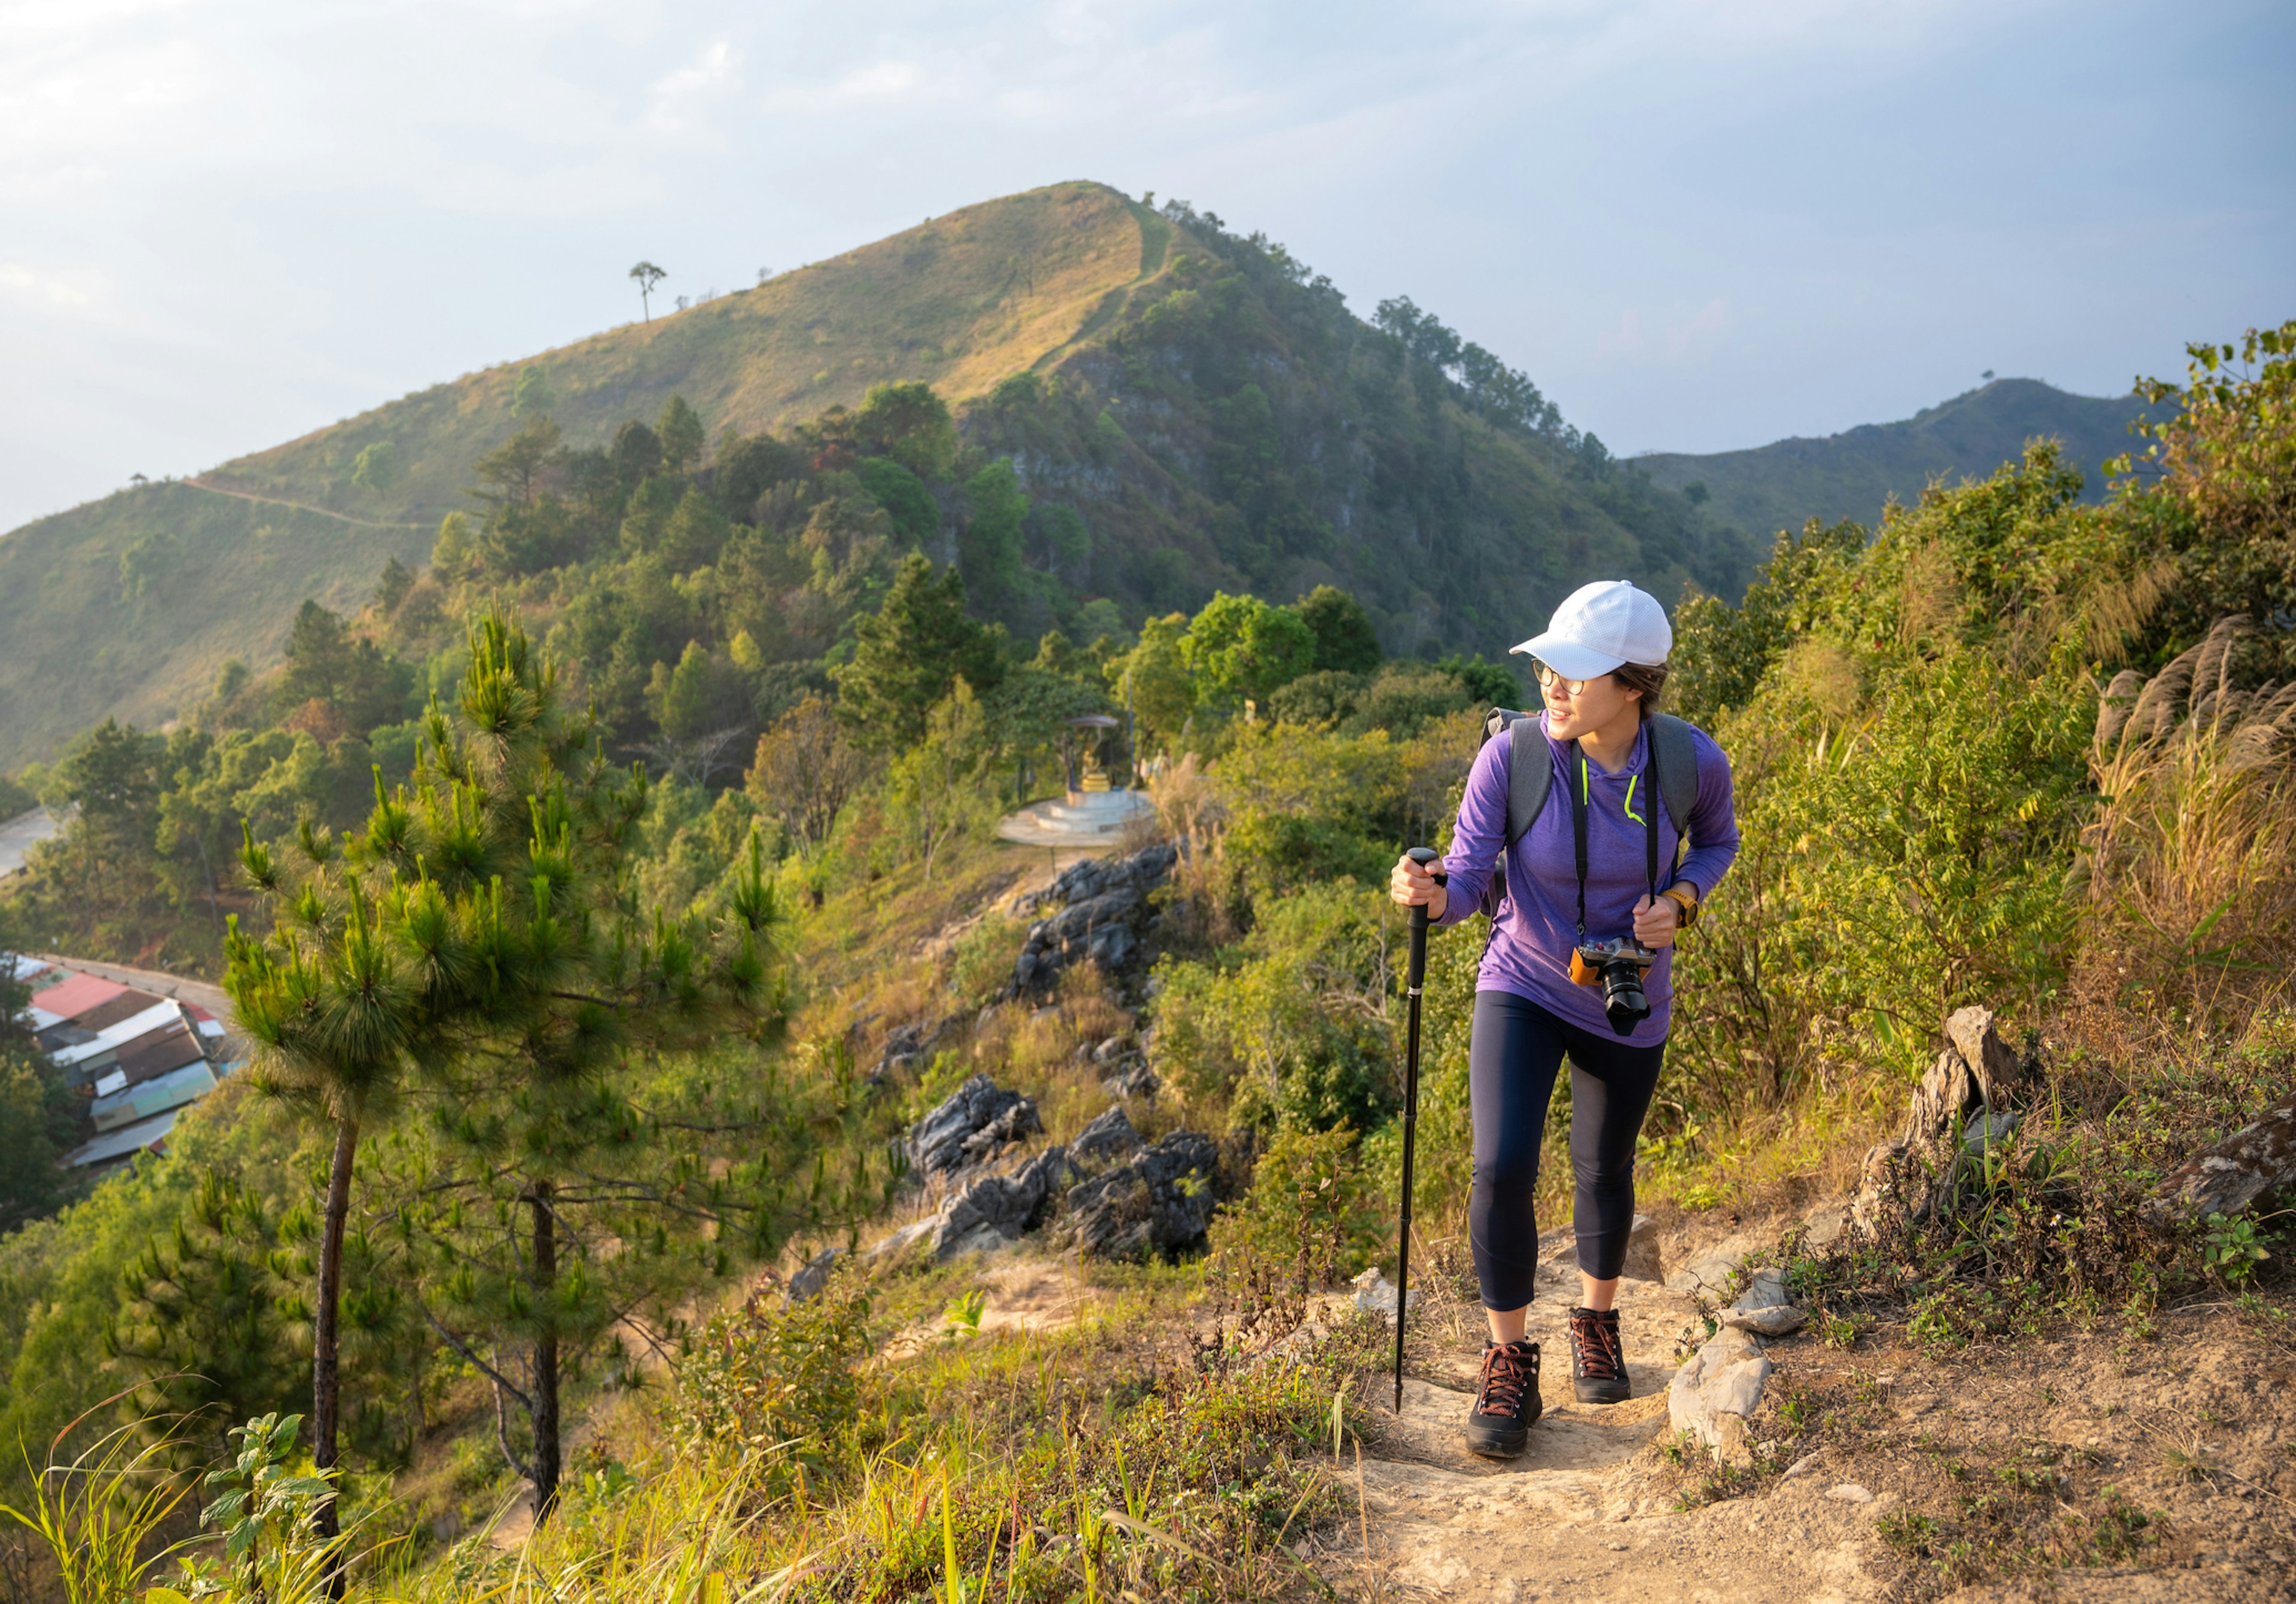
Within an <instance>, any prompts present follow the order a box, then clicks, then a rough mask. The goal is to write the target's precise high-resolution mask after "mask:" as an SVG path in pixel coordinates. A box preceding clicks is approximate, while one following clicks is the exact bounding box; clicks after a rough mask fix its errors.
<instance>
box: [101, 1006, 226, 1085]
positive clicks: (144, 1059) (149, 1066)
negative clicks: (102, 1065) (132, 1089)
mask: <svg viewBox="0 0 2296 1604" xmlns="http://www.w3.org/2000/svg"><path fill="white" fill-rule="evenodd" d="M205 1057H207V1054H206V1052H205V1051H203V1050H202V1049H201V1044H200V1038H199V1036H198V1035H197V1034H196V1033H195V1032H193V1031H192V1030H191V1029H190V1028H188V1027H187V1026H186V1025H185V1024H184V1023H183V1021H181V1020H180V1019H179V1020H176V1022H175V1023H173V1024H164V1025H161V1026H160V1028H159V1029H158V1030H156V1031H147V1032H144V1033H143V1035H141V1036H138V1037H136V1038H135V1041H123V1042H121V1043H120V1044H119V1057H117V1058H116V1059H114V1060H113V1061H112V1067H113V1068H114V1069H117V1070H120V1071H122V1072H124V1073H126V1074H127V1084H128V1085H130V1086H133V1085H135V1084H137V1083H138V1082H143V1081H148V1080H150V1079H151V1078H152V1076H154V1075H164V1074H166V1073H168V1071H170V1070H175V1069H181V1068H182V1067H183V1066H184V1065H186V1064H196V1063H198V1062H200V1061H201V1059H203V1058H205Z"/></svg>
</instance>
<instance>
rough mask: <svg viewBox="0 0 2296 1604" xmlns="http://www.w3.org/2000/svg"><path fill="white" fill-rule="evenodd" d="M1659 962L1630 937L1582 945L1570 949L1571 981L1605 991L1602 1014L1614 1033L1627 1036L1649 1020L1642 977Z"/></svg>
mask: <svg viewBox="0 0 2296 1604" xmlns="http://www.w3.org/2000/svg"><path fill="white" fill-rule="evenodd" d="M1656 962H1658V954H1657V953H1655V952H1653V951H1652V950H1650V949H1649V948H1647V947H1645V946H1644V945H1643V944H1642V943H1641V942H1637V941H1636V940H1634V939H1633V938H1632V937H1631V936H1614V937H1612V938H1611V940H1609V941H1607V942H1580V943H1579V945H1578V946H1576V947H1574V948H1572V949H1571V950H1570V978H1571V979H1572V980H1574V981H1576V982H1578V983H1579V984H1580V985H1582V986H1600V987H1602V988H1603V1015H1604V1016H1606V1017H1607V1018H1608V1019H1609V1020H1610V1022H1611V1029H1612V1030H1614V1031H1616V1032H1618V1033H1619V1034H1620V1035H1621V1036H1627V1035H1631V1034H1633V1033H1634V1028H1635V1026H1636V1025H1638V1024H1641V1023H1642V1022H1643V1021H1644V1020H1645V1019H1647V1018H1649V1017H1650V1011H1651V1007H1650V998H1649V997H1648V996H1647V995H1645V994H1644V991H1643V975H1644V972H1645V971H1647V970H1648V969H1649V968H1650V967H1651V966H1652V964H1654V963H1656Z"/></svg>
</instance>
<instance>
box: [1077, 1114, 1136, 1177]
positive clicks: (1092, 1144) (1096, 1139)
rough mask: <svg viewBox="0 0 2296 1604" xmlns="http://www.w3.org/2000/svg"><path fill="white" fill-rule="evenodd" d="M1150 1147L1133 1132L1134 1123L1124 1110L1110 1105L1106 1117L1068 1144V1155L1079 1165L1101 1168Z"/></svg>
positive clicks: (1098, 1120) (1090, 1125)
mask: <svg viewBox="0 0 2296 1604" xmlns="http://www.w3.org/2000/svg"><path fill="white" fill-rule="evenodd" d="M1145 1146H1147V1144H1146V1143H1145V1142H1144V1141H1142V1140H1141V1139H1140V1132H1138V1131H1135V1130H1134V1129H1133V1128H1132V1120H1131V1117H1130V1116H1129V1115H1127V1114H1126V1113H1125V1112H1124V1110H1123V1109H1122V1108H1121V1107H1118V1106H1113V1105H1111V1106H1110V1108H1109V1109H1108V1111H1107V1112H1106V1113H1105V1114H1103V1115H1101V1116H1100V1117H1099V1118H1098V1119H1096V1120H1095V1121H1093V1122H1092V1123H1091V1124H1089V1125H1087V1126H1086V1127H1085V1128H1084V1129H1083V1130H1081V1131H1078V1132H1077V1133H1076V1139H1075V1140H1074V1141H1071V1142H1070V1143H1069V1155H1070V1157H1071V1158H1073V1159H1074V1160H1075V1161H1076V1162H1077V1163H1078V1164H1106V1163H1110V1162H1112V1161H1114V1160H1117V1159H1122V1158H1129V1157H1130V1156H1132V1155H1133V1154H1135V1153H1137V1152H1138V1151H1140V1149H1141V1148H1142V1147H1145Z"/></svg>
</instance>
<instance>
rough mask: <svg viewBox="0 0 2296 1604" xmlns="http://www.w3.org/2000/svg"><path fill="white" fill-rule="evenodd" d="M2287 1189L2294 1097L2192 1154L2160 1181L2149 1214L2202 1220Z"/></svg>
mask: <svg viewBox="0 0 2296 1604" xmlns="http://www.w3.org/2000/svg"><path fill="white" fill-rule="evenodd" d="M2290 1190H2296V1098H2289V1099H2287V1100H2286V1101H2285V1102H2283V1103H2280V1104H2278V1105H2276V1106H2274V1107H2273V1108H2271V1109H2270V1110H2268V1111H2267V1112H2266V1113H2265V1115H2263V1116H2262V1117H2261V1118H2259V1119H2257V1120H2254V1121H2251V1123H2248V1124H2245V1125H2243V1126H2242V1127H2241V1128H2240V1129H2239V1130H2237V1131H2234V1132H2233V1133H2232V1134H2231V1135H2230V1136H2227V1137H2226V1138H2225V1139H2224V1140H2222V1141H2220V1142H2218V1143H2217V1144H2215V1145H2214V1146H2213V1147H2204V1148H2202V1150H2201V1151H2200V1152H2198V1153H2196V1154H2194V1156H2192V1157H2191V1158H2190V1159H2189V1160H2187V1161H2186V1162H2185V1164H2183V1165H2181V1166H2180V1167H2179V1168H2177V1170H2176V1171H2175V1172H2173V1173H2171V1174H2170V1175H2169V1179H2168V1180H2165V1181H2163V1182H2162V1183H2161V1198H2160V1201H2159V1202H2158V1203H2157V1204H2155V1205H2153V1212H2154V1214H2155V1216H2156V1217H2157V1218H2160V1219H2162V1220H2169V1219H2174V1218H2176V1217H2177V1216H2178V1215H2182V1216H2184V1217H2185V1218H2186V1219H2193V1220H2205V1219H2207V1218H2208V1217H2209V1216H2210V1214H2237V1213H2240V1212H2241V1211H2242V1210H2243V1209H2245V1208H2246V1207H2248V1205H2250V1204H2251V1203H2254V1202H2255V1201H2256V1200H2257V1199H2258V1198H2259V1197H2270V1196H2272V1195H2273V1194H2275V1193H2277V1192H2284V1191H2290Z"/></svg>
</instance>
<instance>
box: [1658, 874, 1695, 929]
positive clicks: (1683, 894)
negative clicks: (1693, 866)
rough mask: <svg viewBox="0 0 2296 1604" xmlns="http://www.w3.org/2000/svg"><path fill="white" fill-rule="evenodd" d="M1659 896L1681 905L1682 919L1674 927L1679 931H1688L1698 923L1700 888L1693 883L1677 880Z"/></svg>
mask: <svg viewBox="0 0 2296 1604" xmlns="http://www.w3.org/2000/svg"><path fill="white" fill-rule="evenodd" d="M1659 895H1660V896H1661V897H1671V898H1673V899H1674V901H1676V902H1677V903H1679V904H1681V907H1682V917H1681V918H1680V919H1678V920H1677V921H1676V923H1675V926H1674V927H1675V928H1676V929H1677V930H1687V929H1689V928H1690V927H1691V926H1692V925H1695V924H1696V923H1698V887H1697V886H1695V885H1693V884H1691V882H1689V881H1687V880H1677V881H1676V882H1675V883H1674V884H1671V885H1669V886H1668V887H1667V888H1666V889H1665V890H1664V891H1662V892H1659Z"/></svg>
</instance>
